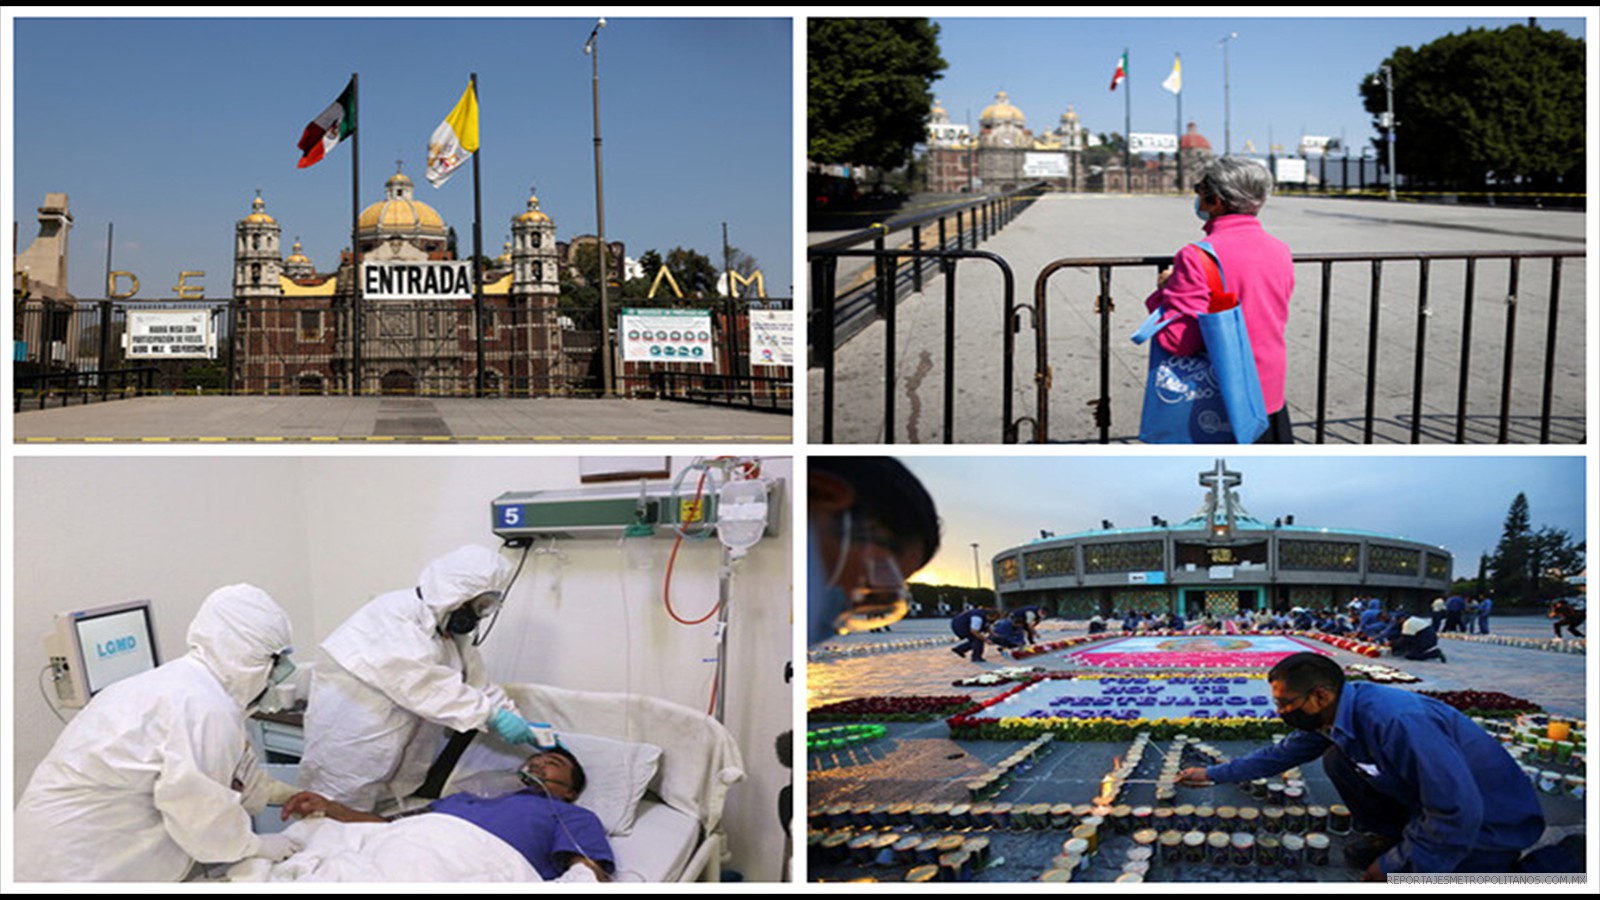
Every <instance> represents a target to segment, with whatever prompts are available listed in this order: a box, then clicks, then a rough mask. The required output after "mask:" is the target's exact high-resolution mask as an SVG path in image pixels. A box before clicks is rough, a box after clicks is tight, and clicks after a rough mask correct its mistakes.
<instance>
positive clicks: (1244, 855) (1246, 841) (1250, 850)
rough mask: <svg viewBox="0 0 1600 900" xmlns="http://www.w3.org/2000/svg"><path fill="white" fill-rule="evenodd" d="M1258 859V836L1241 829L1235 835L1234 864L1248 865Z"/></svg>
mask: <svg viewBox="0 0 1600 900" xmlns="http://www.w3.org/2000/svg"><path fill="white" fill-rule="evenodd" d="M1255 859H1256V836H1255V835H1253V834H1250V833H1249V832H1245V831H1241V832H1238V833H1237V834H1235V835H1234V836H1233V864H1234V865H1236V866H1241V867H1243V866H1248V865H1250V864H1251V863H1253V862H1255Z"/></svg>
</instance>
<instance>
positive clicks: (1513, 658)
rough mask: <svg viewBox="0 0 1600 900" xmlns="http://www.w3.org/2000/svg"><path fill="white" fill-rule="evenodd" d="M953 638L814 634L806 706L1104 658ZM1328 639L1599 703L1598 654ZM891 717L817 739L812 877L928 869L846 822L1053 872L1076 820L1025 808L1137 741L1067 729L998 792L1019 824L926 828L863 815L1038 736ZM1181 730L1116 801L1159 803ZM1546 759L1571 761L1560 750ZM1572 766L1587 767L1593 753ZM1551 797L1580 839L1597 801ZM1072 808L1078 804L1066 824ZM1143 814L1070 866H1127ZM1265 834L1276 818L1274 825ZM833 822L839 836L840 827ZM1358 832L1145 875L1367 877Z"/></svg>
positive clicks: (1087, 788)
mask: <svg viewBox="0 0 1600 900" xmlns="http://www.w3.org/2000/svg"><path fill="white" fill-rule="evenodd" d="M1492 628H1493V630H1494V631H1495V633H1496V634H1500V635H1507V636H1514V637H1523V638H1528V639H1534V640H1538V641H1541V642H1542V641H1544V640H1545V639H1548V638H1549V637H1550V636H1551V629H1550V623H1549V620H1547V619H1543V618H1537V617H1504V616H1502V617H1498V618H1497V619H1495V621H1494V622H1493V624H1492ZM1084 633H1085V626H1084V623H1081V622H1059V621H1056V622H1047V623H1045V627H1044V629H1042V632H1041V634H1040V642H1041V643H1049V642H1051V641H1056V640H1061V639H1063V638H1068V637H1077V636H1082V635H1083V634H1084ZM953 643H954V638H953V637H951V635H950V631H949V627H948V623H947V621H946V620H943V619H920V620H905V621H902V622H900V623H898V624H896V625H895V626H894V627H893V630H892V631H889V632H885V633H877V634H857V635H849V636H846V637H842V638H838V639H835V640H831V641H829V642H827V643H825V644H822V645H820V646H819V647H815V648H812V653H811V659H810V661H809V662H808V672H807V692H808V697H807V707H808V709H815V708H817V707H819V706H823V705H826V704H829V703H835V702H839V701H844V700H852V699H857V698H869V697H872V698H876V697H890V698H893V697H900V698H906V697H949V696H965V697H967V698H969V699H971V700H972V701H982V700H987V699H989V698H992V697H995V696H997V695H999V694H1000V693H1002V692H1004V691H1006V690H1009V689H1011V688H1014V687H1015V684H1013V683H1001V684H996V685H993V686H986V687H957V686H954V684H953V683H954V682H957V681H961V680H965V679H970V678H972V677H974V676H978V675H982V674H984V673H986V672H991V673H992V672H995V671H997V670H1001V669H1005V668H1008V667H1022V668H1038V669H1043V670H1045V671H1047V672H1057V671H1069V670H1072V671H1105V670H1091V669H1082V668H1079V663H1078V662H1077V661H1076V660H1075V659H1073V658H1071V657H1069V656H1068V655H1067V654H1066V653H1062V652H1057V653H1050V654H1045V655H1041V656H1034V657H1031V658H1028V659H1025V660H1022V661H1014V660H1012V659H1009V658H1003V657H1000V656H998V655H997V654H996V652H995V651H994V650H993V648H990V649H989V650H988V651H987V653H986V662H984V663H982V664H975V663H973V662H971V661H970V660H967V659H964V658H957V657H956V656H955V655H953V654H952V653H951V652H950V647H951V646H952V645H953ZM1316 646H1317V647H1318V648H1319V649H1322V650H1325V651H1328V652H1331V653H1332V654H1333V657H1334V659H1336V660H1337V661H1338V662H1340V663H1342V664H1351V663H1371V662H1381V663H1382V664H1384V665H1387V666H1390V667H1392V668H1395V669H1399V670H1401V671H1404V672H1408V673H1410V674H1413V675H1415V676H1417V677H1419V678H1421V679H1422V681H1421V682H1420V683H1415V684H1409V685H1404V687H1405V688H1408V689H1420V690H1430V691H1459V690H1476V691H1497V692H1502V693H1505V694H1510V695H1512V696H1514V697H1519V698H1523V699H1527V700H1531V701H1533V702H1535V703H1537V704H1539V705H1540V706H1542V707H1543V708H1544V709H1545V711H1546V712H1547V713H1548V714H1550V715H1554V716H1565V717H1572V718H1576V719H1582V718H1583V717H1584V716H1585V711H1586V707H1587V688H1586V685H1585V674H1584V673H1585V661H1586V657H1585V656H1584V655H1583V654H1581V653H1560V652H1553V651H1550V650H1544V649H1536V648H1533V647H1528V646H1505V645H1495V644H1488V643H1478V642H1468V641H1464V640H1457V639H1452V638H1449V637H1446V638H1445V639H1443V640H1441V641H1440V646H1441V648H1442V649H1443V650H1444V651H1445V653H1446V654H1447V656H1448V662H1447V663H1438V662H1431V661H1430V662H1410V661H1407V660H1404V659H1398V660H1397V659H1391V658H1389V657H1387V656H1386V657H1384V658H1382V659H1381V660H1369V659H1367V658H1365V657H1361V656H1358V655H1356V654H1354V653H1351V652H1348V651H1345V650H1340V649H1337V648H1333V647H1330V646H1328V645H1325V644H1317V645H1316ZM1126 671H1129V672H1134V671H1139V672H1148V671H1151V670H1149V669H1138V670H1132V669H1130V670H1126ZM1195 671H1199V670H1195ZM1263 671H1264V670H1263ZM863 721H870V719H863ZM836 724H837V723H833V722H828V723H822V722H812V723H810V725H809V726H808V727H809V728H811V729H820V728H827V727H832V726H834V725H836ZM885 728H886V733H885V736H884V737H882V738H878V739H876V740H869V741H865V742H862V743H859V744H854V745H851V746H849V747H846V748H843V749H837V750H828V751H812V752H809V753H808V755H807V800H806V808H807V810H808V814H809V815H808V821H809V826H810V835H809V838H808V846H809V850H808V853H807V859H808V865H809V869H808V878H809V879H810V880H813V881H853V880H862V879H868V880H877V881H902V880H906V879H907V878H908V877H910V878H915V877H918V876H917V875H914V874H913V873H914V872H915V871H916V870H917V866H918V864H919V861H918V860H916V859H915V858H914V857H910V858H908V857H905V856H903V855H901V856H897V855H895V854H893V853H892V852H891V853H890V854H884V853H882V852H881V850H880V851H873V853H872V854H869V855H864V854H863V852H862V851H861V850H860V849H859V848H858V849H857V850H856V851H855V852H854V853H852V852H851V850H850V849H849V843H848V842H847V841H842V840H841V835H850V836H852V838H859V837H860V836H861V835H864V834H872V835H874V836H875V837H876V838H877V840H878V843H877V845H876V846H877V847H879V848H886V849H891V850H892V845H893V844H894V843H896V842H891V841H890V840H888V838H887V835H889V834H896V835H899V836H900V838H901V839H900V842H899V843H902V844H903V845H904V846H905V847H906V848H907V849H909V846H910V844H911V843H912V842H905V841H904V837H906V836H909V835H912V834H915V835H917V836H918V837H919V838H923V839H924V840H923V844H922V846H924V847H925V848H926V847H927V846H929V845H930V842H929V841H927V840H926V839H927V838H932V837H938V838H942V839H946V840H948V838H950V837H952V836H955V837H960V838H962V841H957V842H954V843H957V844H960V843H962V842H963V841H964V842H966V846H967V847H968V848H969V849H970V847H971V846H972V842H973V839H974V838H980V839H982V840H981V841H978V843H980V844H984V845H985V846H984V847H983V850H982V853H983V856H984V860H983V861H982V862H981V863H978V862H976V861H974V862H973V865H972V867H971V869H970V871H969V872H968V875H969V877H970V878H971V879H972V880H975V881H983V882H1031V881H1037V880H1040V878H1041V876H1043V874H1044V873H1045V872H1047V871H1049V870H1050V869H1051V868H1052V867H1053V866H1054V865H1055V860H1056V857H1057V856H1058V855H1059V854H1061V853H1062V852H1063V848H1064V846H1065V844H1066V841H1067V840H1068V839H1069V838H1070V837H1071V833H1070V831H1069V830H1066V829H1063V828H1061V827H1060V826H1061V822H1060V821H1059V820H1058V821H1057V822H1056V823H1055V825H1054V826H1052V827H1042V826H1041V825H1040V823H1038V822H1036V821H1033V820H1030V819H1027V818H1023V817H1022V813H1023V811H1024V810H1027V809H1030V808H1032V809H1042V808H1043V807H1044V806H1046V805H1048V806H1050V807H1052V808H1054V809H1055V810H1056V811H1057V812H1060V811H1062V809H1063V807H1064V806H1065V805H1069V804H1070V805H1073V806H1080V807H1081V806H1085V805H1088V804H1091V803H1092V802H1093V801H1094V799H1095V798H1096V797H1097V796H1099V794H1100V792H1101V790H1102V781H1103V779H1104V778H1105V777H1106V776H1107V774H1108V773H1110V772H1112V771H1113V770H1115V769H1116V768H1117V766H1118V765H1119V764H1120V763H1121V760H1123V759H1127V758H1128V754H1129V751H1130V747H1131V744H1130V743H1129V742H1127V741H1121V740H1118V741H1099V742H1096V741H1085V742H1069V741H1064V740H1059V739H1058V740H1055V741H1053V742H1050V743H1049V744H1046V745H1045V746H1044V749H1043V750H1041V751H1040V752H1038V753H1037V754H1036V755H1035V757H1034V758H1033V760H1032V762H1031V768H1026V769H1025V770H1023V771H1021V772H1020V774H1014V775H1013V776H1012V777H1011V779H1010V781H1009V784H1007V786H1006V787H1005V788H1004V789H1003V790H1002V791H1001V792H1000V793H998V794H997V795H996V796H993V797H992V798H990V799H991V800H992V801H993V802H992V806H993V807H1000V806H1007V807H1008V808H1009V809H1010V810H1012V811H1013V812H1012V813H1011V817H1010V820H1009V822H1010V824H1009V827H1005V826H999V825H996V824H994V820H993V819H987V818H985V819H980V818H979V817H978V812H977V810H978V804H972V810H971V814H972V816H973V818H972V819H971V820H970V822H969V823H965V827H961V828H955V827H951V826H949V825H948V823H947V824H946V825H945V826H944V827H940V826H939V825H929V824H928V823H926V822H924V823H923V827H921V828H919V827H917V826H916V825H915V824H904V825H895V824H891V823H892V822H893V821H894V819H893V816H892V815H891V817H890V819H889V820H887V821H885V822H882V823H880V824H875V825H874V824H863V823H862V822H861V817H862V816H863V815H866V816H869V817H870V816H871V815H873V814H876V815H878V816H879V817H880V818H882V814H883V811H884V809H885V807H888V808H890V809H891V810H892V805H893V804H896V803H907V802H913V803H933V804H939V803H946V804H962V803H971V802H972V801H971V797H970V796H969V783H970V782H971V781H972V780H973V779H975V778H978V777H980V776H982V775H983V774H985V773H988V772H991V771H992V770H993V769H994V768H995V767H996V766H997V765H999V764H1001V762H1002V761H1003V760H1006V759H1007V758H1009V757H1012V756H1013V755H1014V754H1016V753H1018V751H1019V750H1021V749H1023V748H1024V747H1025V746H1026V745H1027V743H1028V742H1026V741H1023V740H965V739H963V740H953V739H952V738H951V735H950V729H949V727H948V726H947V725H946V723H945V722H944V721H943V720H942V719H936V720H934V721H931V722H894V721H891V722H888V723H886V725H885ZM1210 744H1211V745H1212V746H1214V747H1215V748H1216V749H1217V750H1218V751H1220V752H1221V753H1223V754H1226V755H1227V756H1229V757H1232V758H1237V757H1239V756H1243V755H1244V754H1246V753H1248V752H1250V751H1251V750H1253V749H1255V748H1256V747H1258V746H1261V745H1262V741H1261V740H1254V741H1251V740H1215V739H1213V740H1211V741H1210ZM1172 746H1173V743H1172V741H1171V740H1170V739H1166V740H1160V739H1158V740H1155V741H1153V742H1152V744H1151V746H1149V747H1146V748H1145V750H1144V753H1143V758H1142V761H1141V762H1139V763H1138V764H1137V766H1136V768H1135V769H1134V771H1133V772H1132V773H1131V774H1130V775H1129V776H1128V781H1127V783H1126V784H1124V785H1123V787H1122V793H1121V794H1120V795H1119V797H1118V799H1117V803H1118V804H1123V805H1132V806H1134V807H1137V806H1140V805H1145V806H1155V805H1156V799H1155V788H1154V785H1153V782H1154V780H1155V778H1156V776H1157V774H1158V771H1159V769H1160V766H1161V761H1162V755H1163V754H1164V753H1166V752H1167V751H1168V750H1170V749H1171V748H1172ZM1205 762H1206V760H1203V759H1195V758H1194V757H1193V756H1192V751H1191V754H1190V755H1188V756H1186V757H1185V762H1184V765H1201V764H1204V763H1205ZM1541 765H1549V766H1551V767H1552V768H1559V767H1560V766H1561V765H1562V764H1561V763H1559V762H1548V763H1541ZM1562 771H1563V772H1567V773H1568V774H1580V775H1581V774H1582V770H1581V769H1571V770H1570V771H1568V770H1567V769H1563V770H1562ZM1301 774H1302V777H1303V780H1304V782H1305V792H1306V797H1305V800H1304V802H1305V803H1306V804H1307V805H1308V806H1323V807H1327V806H1331V805H1333V804H1337V803H1339V802H1340V798H1339V797H1338V795H1337V793H1336V792H1335V791H1334V789H1333V786H1332V785H1331V783H1330V782H1329V781H1328V780H1327V778H1326V776H1325V775H1324V774H1323V772H1322V768H1321V763H1320V762H1315V763H1312V764H1310V765H1308V766H1305V767H1303V769H1302V772H1301ZM1179 793H1180V796H1179V798H1178V799H1177V800H1175V801H1174V802H1175V803H1177V804H1192V805H1197V806H1203V805H1211V806H1213V807H1214V808H1216V809H1217V810H1220V809H1221V808H1222V807H1225V806H1227V807H1235V808H1237V809H1240V810H1242V809H1245V808H1247V807H1249V808H1256V807H1262V808H1263V809H1264V807H1263V802H1262V801H1261V800H1259V799H1257V798H1254V797H1252V796H1251V795H1250V794H1249V793H1248V792H1247V790H1246V788H1245V787H1243V786H1238V785H1216V786H1213V787H1210V788H1201V789H1185V788H1180V789H1179ZM1540 800H1541V803H1542V805H1543V807H1544V811H1545V816H1546V820H1547V828H1546V833H1545V838H1544V840H1543V842H1544V843H1557V842H1560V841H1563V840H1568V841H1571V840H1574V836H1577V837H1576V840H1577V841H1580V842H1581V840H1582V835H1584V834H1585V833H1586V825H1587V823H1586V818H1585V809H1584V801H1582V800H1578V799H1574V798H1572V797H1570V796H1567V795H1565V794H1562V793H1559V792H1557V793H1541V794H1540ZM957 808H958V809H959V807H957ZM868 810H873V812H871V813H869V812H868ZM1157 814H1158V815H1160V813H1159V812H1158V813H1157ZM1070 823H1071V820H1070V819H1069V824H1068V826H1067V828H1068V829H1070V827H1071V825H1070ZM1036 826H1038V827H1036ZM1136 830H1137V829H1136V828H1128V829H1126V830H1121V829H1117V828H1114V827H1111V826H1110V825H1109V823H1108V825H1107V826H1106V827H1103V828H1102V829H1101V837H1100V840H1099V846H1098V849H1097V850H1096V851H1095V852H1094V853H1092V854H1090V856H1089V862H1088V864H1087V865H1086V866H1085V868H1083V869H1081V870H1079V871H1078V872H1077V873H1076V874H1075V876H1074V877H1073V879H1072V880H1074V881H1095V882H1109V881H1113V880H1115V879H1116V878H1117V877H1118V876H1120V875H1122V874H1124V865H1125V860H1126V859H1127V858H1128V854H1129V851H1130V850H1134V848H1135V847H1136V846H1137V845H1136V841H1135V838H1134V836H1133V832H1134V831H1136ZM1260 834H1262V835H1264V834H1266V831H1265V829H1264V826H1263V828H1262V829H1261V830H1260ZM830 836H831V837H832V838H833V840H832V841H831V842H829V841H828V838H829V837H830ZM1347 840H1348V838H1347V837H1344V836H1341V835H1338V834H1334V835H1333V836H1332V842H1331V850H1330V853H1331V862H1330V863H1329V864H1328V865H1325V866H1320V865H1310V864H1309V863H1308V862H1307V861H1306V860H1305V859H1303V858H1302V859H1300V860H1299V861H1298V862H1297V864H1296V865H1294V866H1292V867H1291V866H1285V865H1270V864H1263V863H1260V862H1259V861H1258V862H1255V863H1252V864H1250V865H1236V864H1234V863H1233V862H1229V863H1227V864H1224V865H1214V864H1212V863H1211V862H1210V861H1209V860H1206V861H1201V862H1193V863H1188V862H1180V863H1163V862H1162V861H1161V856H1160V854H1159V852H1157V853H1156V854H1155V855H1154V861H1153V863H1152V866H1151V868H1150V869H1149V870H1148V872H1147V873H1146V875H1145V877H1146V879H1147V880H1151V881H1177V882H1306V881H1317V882H1351V881H1356V880H1357V878H1358V874H1359V873H1357V872H1355V871H1353V870H1350V869H1348V868H1345V867H1344V866H1343V865H1342V850H1343V847H1344V844H1345V842H1346V841H1347ZM858 845H861V846H864V845H865V842H862V841H858ZM1135 852H1137V851H1135ZM869 857H870V858H869ZM929 862H930V860H927V859H923V860H921V861H920V863H922V864H926V863H929ZM921 874H922V877H927V874H928V873H927V870H925V869H924V870H922V873H921Z"/></svg>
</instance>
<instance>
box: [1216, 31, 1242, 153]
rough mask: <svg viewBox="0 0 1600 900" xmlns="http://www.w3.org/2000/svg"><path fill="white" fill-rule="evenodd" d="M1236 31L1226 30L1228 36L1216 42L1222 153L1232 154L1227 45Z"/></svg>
mask: <svg viewBox="0 0 1600 900" xmlns="http://www.w3.org/2000/svg"><path fill="white" fill-rule="evenodd" d="M1238 36H1239V33H1238V32H1236V31H1230V32H1228V36H1227V37H1225V38H1223V39H1222V40H1221V41H1219V42H1218V43H1217V46H1219V47H1221V48H1222V155H1223V156H1232V155H1233V106H1232V105H1231V103H1232V101H1231V98H1230V97H1229V87H1228V45H1229V44H1231V43H1233V39H1234V38H1236V37H1238Z"/></svg>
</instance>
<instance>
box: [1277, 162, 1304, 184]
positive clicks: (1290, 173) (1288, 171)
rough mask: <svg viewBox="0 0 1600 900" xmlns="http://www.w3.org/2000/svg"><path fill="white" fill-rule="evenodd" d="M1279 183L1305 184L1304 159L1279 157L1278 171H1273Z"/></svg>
mask: <svg viewBox="0 0 1600 900" xmlns="http://www.w3.org/2000/svg"><path fill="white" fill-rule="evenodd" d="M1273 177H1275V178H1276V179H1278V182H1279V183H1280V184H1305V181H1306V161H1305V160H1303V159H1280V160H1278V171H1276V172H1274V173H1273Z"/></svg>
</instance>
